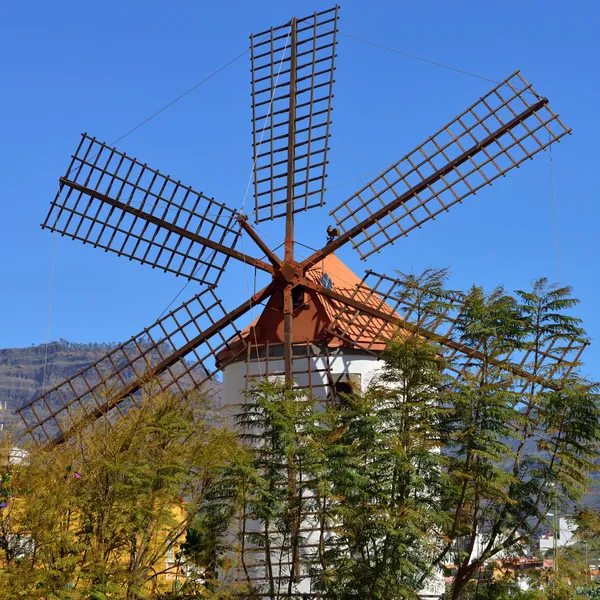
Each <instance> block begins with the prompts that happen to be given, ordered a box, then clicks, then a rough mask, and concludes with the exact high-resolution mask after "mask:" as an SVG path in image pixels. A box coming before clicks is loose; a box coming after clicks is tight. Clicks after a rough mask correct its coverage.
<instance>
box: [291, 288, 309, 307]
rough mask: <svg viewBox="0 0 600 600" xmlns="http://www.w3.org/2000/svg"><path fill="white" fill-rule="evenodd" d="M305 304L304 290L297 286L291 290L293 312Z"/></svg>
mask: <svg viewBox="0 0 600 600" xmlns="http://www.w3.org/2000/svg"><path fill="white" fill-rule="evenodd" d="M304 304H306V302H305V299H304V289H303V288H301V287H300V286H299V285H298V286H296V287H295V288H293V289H292V308H293V310H297V309H299V308H300V307H301V306H304Z"/></svg>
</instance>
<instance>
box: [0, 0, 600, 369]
mask: <svg viewBox="0 0 600 600" xmlns="http://www.w3.org/2000/svg"><path fill="white" fill-rule="evenodd" d="M330 5H331V3H330V2H323V1H321V0H313V1H312V2H302V3H299V2H290V1H287V0H285V1H278V2H267V1H265V0H253V1H252V2H247V1H244V2H242V1H240V0H233V1H231V2H210V3H209V2H192V1H189V0H186V1H178V2H169V3H166V2H156V1H153V0H146V1H144V2H141V1H138V0H130V1H128V2H116V1H115V0H104V1H103V2H93V3H92V2H60V1H59V2H40V1H36V2H2V3H1V4H0V52H1V56H2V94H1V95H0V140H1V142H0V175H1V181H2V188H1V189H2V191H1V197H2V213H1V216H0V250H1V254H0V256H1V257H2V258H1V263H0V265H1V266H0V281H1V282H2V290H1V291H2V293H1V295H0V347H11V346H12V347H17V346H27V345H30V344H32V343H35V344H39V343H43V342H44V341H45V338H46V319H47V312H48V301H49V284H50V275H51V263H52V260H51V259H52V246H53V239H52V237H53V236H52V234H50V233H49V232H48V231H42V230H41V229H40V227H39V224H40V223H41V222H42V221H43V219H44V217H45V215H46V212H47V209H48V206H49V202H50V201H51V200H52V199H53V197H54V194H55V192H56V188H57V179H58V177H59V176H60V175H62V174H63V173H64V171H65V169H66V166H67V164H68V160H69V156H70V154H71V153H72V152H73V151H74V150H75V148H76V144H77V142H78V139H79V134H80V133H81V132H83V131H87V132H88V133H90V134H91V135H94V136H96V137H98V138H99V139H101V140H105V141H107V142H110V141H112V140H114V139H116V138H118V137H119V136H120V135H122V134H123V133H124V132H126V131H127V130H129V129H130V128H131V127H132V126H134V125H136V124H137V123H138V122H139V121H141V120H142V119H144V118H145V117H147V116H148V115H149V114H151V113H153V112H154V111H155V110H157V109H158V108H160V107H161V106H163V105H164V104H166V103H167V102H168V101H170V100H171V99H173V98H174V97H176V96H178V95H179V94H180V93H182V92H184V91H185V90H187V89H188V88H190V87H191V86H192V85H194V84H195V83H197V82H198V81H200V80H201V79H203V78H204V77H205V76H206V75H208V74H209V73H211V72H212V71H214V70H215V69H217V68H218V67H220V66H222V65H223V64H224V63H225V62H227V61H228V60H230V59H231V58H233V57H234V56H236V55H237V54H239V53H240V52H242V51H243V50H244V49H246V48H247V46H248V35H249V34H250V33H251V32H256V31H262V30H264V29H266V28H267V27H268V26H270V25H278V24H282V23H283V22H285V21H287V20H288V19H289V18H290V17H291V16H293V15H297V16H304V14H306V13H310V12H312V11H313V10H315V9H324V8H328V7H329V6H330ZM599 17H600V5H598V3H597V2H592V1H591V0H590V1H578V2H570V3H567V2H559V1H556V0H554V1H553V0H549V1H546V2H542V1H541V0H539V1H530V2H523V1H522V0H520V1H514V0H507V1H505V2H502V3H498V2H481V1H480V0H471V1H463V2H446V1H441V0H436V1H429V2H427V1H422V2H392V1H383V0H381V1H379V0H374V1H371V2H369V3H367V2H360V3H359V2H352V3H350V2H344V3H342V5H341V13H340V30H341V31H342V32H345V33H348V34H352V35H355V36H359V37H362V38H366V39H368V40H372V41H374V42H377V43H380V44H384V45H388V46H392V47H394V48H397V49H400V50H402V51H405V52H409V53H413V54H416V55H420V56H423V57H426V58H428V59H431V60H434V61H439V62H442V63H446V64H448V65H451V66H454V67H457V68H460V69H464V70H467V71H471V72H474V73H478V74H480V75H482V76H484V77H488V78H491V79H496V80H498V79H503V78H504V77H506V76H507V75H509V74H510V73H511V72H512V71H513V70H515V69H517V68H519V69H521V70H522V73H523V75H524V76H525V78H526V79H528V80H529V81H531V82H532V83H533V84H534V86H535V87H536V89H537V91H538V92H540V93H541V94H543V95H546V96H547V97H548V98H549V99H550V103H551V106H552V107H553V109H554V110H555V111H557V112H559V113H560V115H561V117H562V118H563V120H564V122H565V123H566V124H567V125H568V126H570V127H572V128H573V135H572V136H570V137H568V138H566V139H564V141H563V142H561V143H560V144H559V145H555V146H554V150H553V157H554V175H555V182H556V202H557V225H558V240H559V256H560V276H561V280H562V282H563V283H568V284H570V285H572V286H573V287H574V288H575V293H576V295H577V296H579V297H580V298H581V299H582V304H581V306H580V308H579V309H578V313H579V315H580V316H581V317H582V318H583V319H585V323H586V326H587V329H588V331H589V333H590V335H591V336H592V337H594V338H598V337H600V335H599V334H600V325H599V321H598V318H597V316H596V306H597V298H596V297H597V294H598V290H599V286H600V283H599V277H598V275H599V273H598V260H597V257H598V252H597V238H598V233H597V232H598V226H599V222H600V219H599V217H600V208H599V201H598V200H599V199H598V187H597V181H596V175H597V171H598V165H599V162H600V161H599V158H600V155H599V152H598V140H599V139H600V119H598V116H597V115H598V109H597V104H598V98H600V89H599V88H600V86H599V84H598V58H599V57H600V52H599V48H598V29H599V25H600V18H599ZM338 54H339V58H338V61H337V66H338V71H337V77H336V79H337V83H336V89H335V99H334V106H335V109H334V113H333V128H332V133H333V138H332V142H331V147H332V150H331V153H330V160H331V164H330V169H329V179H328V181H329V185H330V186H335V185H336V184H338V183H341V182H344V181H347V180H349V179H351V178H352V177H354V176H356V175H359V174H362V173H365V172H368V171H372V170H376V169H380V168H381V169H383V168H384V167H386V166H387V165H388V164H389V163H391V162H393V161H395V160H398V159H399V158H400V157H401V156H402V155H403V154H404V153H405V152H406V151H408V150H411V149H412V148H413V147H414V146H415V145H416V144H417V143H419V142H421V141H422V140H423V139H424V138H425V137H427V136H428V135H429V134H431V133H433V132H434V131H435V130H437V129H438V128H439V127H440V126H441V125H443V124H444V123H445V122H446V121H448V120H450V119H451V118H452V117H453V116H454V115H456V114H457V113H458V112H459V111H460V110H461V109H463V108H465V107H466V106H467V105H468V104H470V103H471V102H473V101H475V100H476V99H477V98H479V97H480V96H481V95H483V94H484V93H485V92H486V91H487V90H488V89H489V87H490V86H491V84H489V83H486V82H484V81H481V80H478V79H475V78H471V77H468V76H465V75H461V74H458V73H456V72H452V71H449V70H445V69H441V68H439V67H436V66H432V65H429V64H426V63H423V62H419V61H416V60H413V59H410V58H405V57H402V56H399V55H397V54H393V53H390V52H386V51H384V50H381V49H378V48H373V47H371V46H367V45H365V44H362V43H359V42H356V41H354V40H351V39H348V38H344V37H342V38H341V39H340V43H339V47H338ZM249 92H250V90H249V58H248V57H247V56H246V57H244V58H243V59H241V60H239V61H238V62H236V63H235V64H234V65H233V66H232V67H230V68H228V69H227V70H225V71H224V72H222V73H220V74H219V75H217V76H216V77H215V78H214V79H212V80H211V81H210V82H209V83H207V84H206V85H203V86H201V87H199V88H198V89H197V90H196V91H194V92H193V93H191V94H190V95H188V96H187V97H186V98H185V99H183V100H182V101H180V102H178V103H177V104H175V105H174V106H173V107H171V108H170V109H169V110H167V111H165V112H164V113H162V114H161V115H160V116H158V117H157V118H155V119H153V120H152V121H151V122H150V123H148V124H147V125H145V126H144V127H142V128H141V129H139V130H138V131H136V132H135V133H133V134H132V135H131V136H129V137H127V138H126V139H125V140H123V141H122V142H121V143H120V144H119V148H120V149H122V150H124V151H126V152H127V153H128V154H130V155H135V156H137V157H138V158H140V159H142V160H143V161H145V162H147V163H148V164H149V165H151V166H156V167H157V168H159V169H161V171H163V172H166V173H170V174H171V175H173V176H174V177H175V178H177V179H181V180H182V181H183V182H185V183H188V184H189V185H192V186H193V187H195V188H196V189H198V190H202V191H204V192H205V193H207V194H208V195H214V196H215V198H216V199H218V200H221V201H224V202H226V203H227V204H229V205H230V206H231V207H233V208H238V207H240V206H241V204H242V200H243V197H244V192H245V189H246V184H247V181H248V177H249V174H250V170H251V167H252V164H251V148H250V104H249ZM360 183H361V182H357V183H353V184H349V185H345V186H341V187H336V188H335V189H334V190H332V191H331V192H330V193H329V194H328V196H327V203H328V206H327V207H326V208H324V209H319V210H313V211H312V212H311V213H310V214H309V215H307V214H304V215H302V216H301V217H299V218H298V220H297V221H298V232H299V238H300V240H301V241H303V242H306V243H307V244H311V245H317V244H321V243H322V242H323V237H324V236H323V232H324V230H325V227H326V225H327V224H328V223H329V222H330V219H329V217H328V212H327V209H330V208H332V207H334V206H336V205H337V204H338V203H339V202H341V201H342V200H343V199H344V198H345V197H347V196H349V195H351V194H352V192H353V191H354V190H355V189H356V188H357V187H358V186H359V184H360ZM550 189H551V188H550V171H549V157H548V153H542V154H540V155H538V157H537V158H536V159H535V160H534V161H531V162H528V163H527V164H525V165H524V166H523V167H522V168H520V169H519V170H517V171H515V172H511V173H510V174H509V176H508V177H507V178H506V179H502V180H500V181H498V182H497V183H496V184H495V185H494V186H493V187H492V188H488V189H486V190H483V191H482V192H480V193H479V194H478V195H477V196H476V197H474V198H473V197H472V198H469V199H468V200H467V201H465V203H464V204H463V205H461V206H458V207H456V208H455V209H453V210H452V211H451V212H450V213H448V214H446V215H442V216H441V217H440V218H438V219H437V220H436V221H435V222H430V223H428V224H427V225H426V226H424V227H423V229H421V230H419V231H415V232H413V233H412V234H411V235H410V236H409V237H408V238H406V239H404V240H401V241H400V242H399V243H397V244H396V245H395V246H393V247H389V248H387V249H386V250H385V251H384V252H382V253H381V254H380V255H378V256H375V257H373V259H372V260H370V261H369V263H368V266H369V267H370V268H372V269H375V270H380V271H387V272H391V271H393V270H394V269H402V270H411V269H414V270H416V271H419V270H422V269H424V268H425V267H428V266H436V267H443V266H449V267H450V268H451V269H452V280H451V284H452V285H453V286H455V287H457V288H465V287H468V286H469V285H471V284H472V283H474V282H475V283H479V284H482V285H484V286H487V287H488V288H489V287H491V286H494V285H496V284H503V285H505V286H506V287H507V288H509V289H514V288H518V287H523V286H527V285H528V283H529V282H530V281H531V280H532V279H533V278H535V277H537V276H541V275H546V276H548V277H549V278H550V279H553V280H554V279H556V268H555V250H554V241H553V221H552V204H551V194H550ZM248 203H249V204H251V198H250V199H249V201H248ZM282 228H283V223H282V222H281V221H278V222H276V223H275V224H273V225H267V226H264V227H262V228H261V229H262V230H264V231H265V233H267V234H269V235H272V236H274V237H275V238H278V239H281V237H282ZM247 249H248V248H247ZM340 257H341V258H342V260H344V261H346V262H347V263H348V264H349V266H350V267H351V268H353V269H354V270H355V271H356V272H357V273H358V274H361V275H362V272H363V269H364V267H365V265H364V263H361V262H360V261H359V260H358V257H357V256H356V255H355V253H354V251H353V250H352V249H351V248H346V249H343V250H342V251H341V252H340ZM250 277H252V275H250ZM183 283H184V282H183V281H182V280H180V279H177V278H175V277H173V276H170V275H169V274H165V273H163V272H157V271H153V270H151V269H149V268H148V267H144V266H142V265H139V264H137V263H133V262H129V261H127V260H124V259H123V258H118V257H117V256H116V255H109V254H105V253H104V252H101V251H99V250H97V249H93V248H90V247H88V246H83V245H82V244H81V243H78V242H75V241H72V240H70V239H67V238H58V239H57V253H56V262H55V278H54V290H53V302H52V311H51V331H50V338H51V339H58V338H59V337H63V338H66V339H69V340H73V341H111V340H123V339H126V338H128V337H129V336H130V335H132V334H134V333H136V332H138V331H139V330H141V329H142V328H143V327H145V326H147V325H149V324H150V323H152V322H153V321H154V320H155V319H156V318H157V317H158V316H159V314H160V313H161V312H162V310H163V309H164V308H165V306H166V305H167V304H168V303H169V302H170V301H171V300H172V298H173V297H174V296H175V294H177V293H178V292H179V290H180V289H181V287H182V285H183ZM259 283H260V282H259ZM250 285H251V286H252V285H253V282H252V281H251V282H250ZM196 289H197V287H196V285H195V284H190V285H189V286H188V288H187V289H186V291H185V294H184V296H183V298H188V297H189V296H190V295H192V294H193V293H195V290H196ZM219 289H220V292H221V295H222V298H223V300H224V302H225V303H226V305H227V306H228V307H230V308H233V307H234V306H235V305H237V304H238V303H239V302H240V301H241V300H242V299H243V298H244V297H245V296H246V295H247V290H246V283H245V278H244V272H243V269H241V268H238V267H235V268H232V269H231V272H230V273H229V276H228V277H227V278H226V279H224V280H222V283H221V285H220V288H219ZM183 298H182V299H183ZM599 357H600V350H599V349H598V347H597V348H594V346H592V349H591V350H590V351H589V352H588V354H587V362H588V371H589V372H590V373H591V374H592V375H595V377H597V378H598V377H600V368H598V366H597V362H598V358H599Z"/></svg>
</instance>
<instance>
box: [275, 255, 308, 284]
mask: <svg viewBox="0 0 600 600" xmlns="http://www.w3.org/2000/svg"><path fill="white" fill-rule="evenodd" d="M303 276H304V269H303V267H302V265H301V264H300V263H297V262H296V261H295V260H286V261H285V262H283V263H282V265H281V267H280V268H279V269H277V270H276V271H275V278H276V279H278V280H280V281H285V282H286V283H288V284H296V283H298V281H300V279H301V278H302V277H303Z"/></svg>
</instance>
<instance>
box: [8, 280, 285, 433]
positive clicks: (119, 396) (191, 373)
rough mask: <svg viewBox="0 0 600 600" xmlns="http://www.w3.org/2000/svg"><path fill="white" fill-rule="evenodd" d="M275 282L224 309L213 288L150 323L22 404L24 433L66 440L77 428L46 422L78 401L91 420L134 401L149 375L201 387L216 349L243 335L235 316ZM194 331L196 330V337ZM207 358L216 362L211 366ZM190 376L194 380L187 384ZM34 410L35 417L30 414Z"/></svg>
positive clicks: (213, 368) (164, 381) (164, 385)
mask: <svg viewBox="0 0 600 600" xmlns="http://www.w3.org/2000/svg"><path fill="white" fill-rule="evenodd" d="M275 287H276V284H275V282H271V283H270V284H269V285H268V286H267V287H265V288H263V289H262V290H261V291H259V292H257V293H256V294H255V295H254V296H252V298H250V299H249V300H247V301H246V302H244V303H242V304H241V305H240V306H238V307H237V308H236V309H234V310H232V311H230V312H226V311H225V310H224V309H223V307H222V305H221V302H220V300H219V299H218V297H217V296H216V294H215V293H214V291H213V289H212V288H208V289H206V290H204V291H203V292H201V293H200V294H197V295H196V296H194V297H193V298H192V299H191V300H189V301H188V302H186V303H184V304H183V305H182V306H181V307H179V308H178V309H176V310H175V311H172V312H170V313H168V314H167V315H165V316H164V317H163V318H161V319H160V320H159V321H157V322H156V323H155V324H154V325H152V326H151V327H150V328H148V329H145V330H143V331H142V333H140V334H138V335H137V336H134V337H133V338H131V339H130V340H129V341H127V342H125V343H124V344H121V345H120V346H118V347H117V348H115V349H114V350H112V351H111V352H109V353H108V354H107V355H106V356H104V357H103V358H101V359H99V360H98V361H96V362H95V363H93V364H92V365H90V366H88V367H86V368H84V369H82V370H81V371H79V372H78V373H77V374H76V375H74V376H73V377H71V378H69V379H68V380H67V381H65V382H63V383H62V384H60V385H58V386H55V387H53V388H51V389H49V390H47V391H46V392H45V393H44V394H43V395H42V396H40V397H38V398H35V399H33V400H31V401H29V402H27V403H26V404H24V405H23V406H22V407H21V408H19V409H18V411H17V412H18V413H19V414H20V415H21V417H22V418H23V419H24V421H25V422H26V423H27V427H26V430H25V434H32V435H33V436H34V437H36V436H37V434H41V435H42V436H43V437H45V438H46V440H45V441H47V442H50V443H61V442H62V441H64V440H65V439H67V437H69V435H70V434H71V433H73V428H69V429H67V430H66V431H63V433H61V434H60V435H57V436H54V437H53V436H52V435H51V434H52V432H48V431H47V430H46V429H45V428H44V425H45V424H46V423H47V422H50V421H52V420H54V421H55V422H56V423H57V424H58V426H59V428H60V424H59V421H58V418H57V417H63V416H66V415H67V414H68V413H69V412H70V408H71V407H73V406H75V405H77V404H79V405H81V406H82V407H83V408H84V410H85V413H86V414H85V415H82V417H83V422H84V423H88V422H90V423H91V422H93V421H94V420H95V419H97V418H99V417H102V416H105V415H107V414H108V413H109V412H110V411H111V410H112V409H113V408H115V407H116V406H118V405H119V404H120V403H121V402H123V401H124V400H126V399H127V398H131V399H133V400H134V401H135V394H136V393H137V392H138V391H139V390H140V389H141V388H142V386H143V385H144V383H146V382H148V381H149V380H150V379H156V380H157V381H158V382H159V384H160V387H161V389H163V390H167V389H169V388H171V387H172V386H176V387H177V389H178V390H179V391H183V389H184V388H186V389H189V388H190V387H196V388H198V387H200V386H201V385H202V384H203V383H205V382H206V381H207V380H208V379H210V377H212V375H214V373H215V372H216V371H217V370H218V369H219V368H222V366H223V365H221V364H219V365H217V363H216V355H217V353H218V352H220V351H221V350H224V349H226V348H230V346H231V344H232V343H233V342H234V341H236V342H237V341H240V340H241V339H242V338H241V334H240V332H239V330H238V329H237V328H236V327H235V326H234V321H235V320H236V319H237V318H239V317H240V316H241V315H243V314H244V313H246V312H247V311H248V310H250V308H251V307H252V306H255V305H256V304H258V303H260V302H262V301H263V300H265V299H266V298H268V297H269V296H270V294H272V293H273V291H274V289H275ZM215 311H216V313H217V314H215ZM204 321H208V323H205V322H204ZM153 330H156V331H157V335H156V336H155V338H153V337H152V336H151V335H149V331H153ZM228 330H229V331H228ZM191 332H195V335H193V337H192V335H191ZM215 340H216V341H217V344H216V345H215V344H214V341H215ZM242 346H243V344H242ZM200 348H201V349H202V355H200V354H199V349H200ZM243 350H244V348H242V351H243ZM113 357H116V360H114V359H113ZM157 357H158V358H159V360H158V361H157V360H156V358H157ZM233 358H235V357H234V356H232V357H231V360H233ZM228 360H229V359H228ZM207 361H212V366H211V364H209V362H207ZM129 370H132V371H133V372H134V374H135V375H134V379H132V378H131V377H130V376H127V375H126V373H127V372H128V371H129ZM186 378H187V379H188V380H189V385H184V386H183V387H182V382H183V380H184V379H186ZM67 393H68V394H67ZM36 407H42V408H44V407H45V408H44V412H43V413H40V414H38V413H37V412H36ZM29 412H31V415H32V416H31V417H29V418H28V413H29ZM80 425H81V424H80V423H78V424H77V426H78V427H79V426H80Z"/></svg>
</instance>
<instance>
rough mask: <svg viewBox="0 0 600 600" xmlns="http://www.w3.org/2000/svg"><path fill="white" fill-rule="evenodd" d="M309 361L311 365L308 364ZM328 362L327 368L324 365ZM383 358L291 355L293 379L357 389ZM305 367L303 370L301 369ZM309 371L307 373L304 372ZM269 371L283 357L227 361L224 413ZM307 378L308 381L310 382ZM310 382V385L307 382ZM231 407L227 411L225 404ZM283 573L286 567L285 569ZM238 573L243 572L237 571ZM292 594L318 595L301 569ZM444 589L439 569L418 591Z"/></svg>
mask: <svg viewBox="0 0 600 600" xmlns="http://www.w3.org/2000/svg"><path fill="white" fill-rule="evenodd" d="M309 361H310V369H309V368H308V365H309ZM327 364H329V368H327ZM383 366H384V362H383V361H382V360H379V359H378V358H377V357H376V356H373V355H371V354H368V353H366V352H365V353H357V352H352V351H348V352H344V351H343V350H342V349H340V351H338V352H336V351H335V350H334V351H331V354H330V355H329V357H328V359H327V358H325V356H316V357H314V356H313V357H311V358H310V359H307V358H305V357H304V358H296V357H295V358H294V372H295V373H294V382H295V384H296V385H297V386H298V387H301V388H306V389H312V391H313V394H314V395H315V396H320V397H322V398H325V397H326V393H327V392H326V388H325V387H323V386H324V385H327V384H328V383H329V385H330V384H331V383H332V382H333V383H334V384H335V383H336V382H337V381H343V382H349V383H351V384H352V385H353V387H354V388H355V389H356V390H357V391H361V392H364V391H366V390H367V388H368V386H369V383H370V382H371V381H372V380H373V378H374V377H376V376H377V375H378V374H379V373H381V371H382V369H383ZM302 371H304V372H302ZM306 371H310V375H309V374H308V373H306ZM265 374H268V377H269V379H271V380H272V379H275V378H280V379H281V380H283V376H284V361H283V358H279V357H278V358H269V360H268V361H266V360H264V359H261V360H255V361H252V362H250V363H247V362H246V361H244V360H241V361H238V362H234V363H231V364H229V365H228V366H227V367H225V368H224V369H223V388H222V407H223V409H224V411H225V412H226V414H227V413H228V414H230V415H233V414H236V413H238V412H239V408H238V409H236V408H235V406H237V407H239V406H240V405H241V404H243V403H244V401H245V398H246V394H245V391H246V390H247V389H251V387H252V386H251V384H250V381H251V380H252V379H255V380H260V379H262V378H264V376H265ZM309 379H310V382H309ZM309 383H310V385H309ZM246 401H247V400H246ZM228 406H229V407H231V410H230V411H229V410H228V409H227V407H228ZM246 528H247V530H248V531H252V530H254V531H261V525H260V524H259V523H258V522H248V523H246ZM318 538H319V534H318V532H317V531H314V532H313V533H308V534H306V539H305V544H306V545H307V546H311V545H312V544H316V543H317V542H318ZM261 562H264V556H262V555H261V552H257V553H256V561H255V564H256V563H261ZM250 574H251V576H252V578H257V579H262V577H263V576H264V570H263V568H261V567H255V568H252V569H251V570H250ZM283 574H284V575H288V574H289V571H287V570H285V569H284V573H283ZM240 575H241V576H242V573H241V571H240ZM294 590H295V594H298V595H300V597H304V598H316V597H317V596H316V595H315V594H314V592H313V591H312V589H311V582H310V577H309V576H308V575H307V574H306V573H303V577H302V580H301V581H300V582H299V583H298V584H297V585H295V586H294ZM443 593H444V579H443V575H442V573H441V571H438V572H436V573H435V574H432V577H431V580H430V581H429V582H428V584H427V586H426V587H425V589H423V590H422V591H421V593H420V594H419V595H420V596H421V597H422V598H424V599H425V598H428V599H435V598H440V597H441V595H442V594H443Z"/></svg>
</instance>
